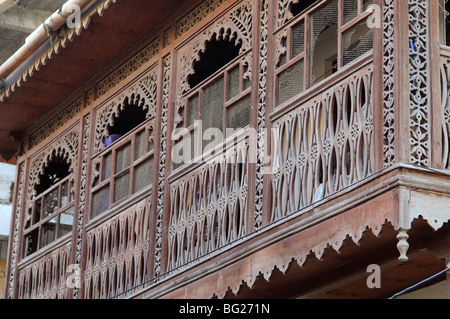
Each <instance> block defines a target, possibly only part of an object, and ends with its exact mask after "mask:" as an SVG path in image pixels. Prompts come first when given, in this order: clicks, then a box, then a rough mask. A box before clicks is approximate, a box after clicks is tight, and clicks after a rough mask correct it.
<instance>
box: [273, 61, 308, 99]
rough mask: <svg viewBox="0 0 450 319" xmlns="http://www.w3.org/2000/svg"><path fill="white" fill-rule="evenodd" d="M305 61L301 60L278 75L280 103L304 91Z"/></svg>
mask: <svg viewBox="0 0 450 319" xmlns="http://www.w3.org/2000/svg"><path fill="white" fill-rule="evenodd" d="M303 75H304V62H303V60H300V61H298V62H296V63H295V64H293V65H291V66H289V67H287V68H286V69H285V70H283V71H282V72H280V74H279V75H278V104H282V103H284V102H286V101H287V100H289V99H290V98H292V97H294V96H295V95H297V94H298V93H300V92H302V91H303V88H304V85H303Z"/></svg>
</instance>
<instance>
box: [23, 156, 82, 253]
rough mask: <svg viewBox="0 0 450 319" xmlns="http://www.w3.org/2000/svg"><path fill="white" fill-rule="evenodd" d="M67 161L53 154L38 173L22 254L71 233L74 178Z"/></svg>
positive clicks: (32, 251) (34, 250)
mask: <svg viewBox="0 0 450 319" xmlns="http://www.w3.org/2000/svg"><path fill="white" fill-rule="evenodd" d="M72 173H73V172H71V171H70V162H69V161H68V160H67V159H66V158H65V157H64V156H62V155H60V154H53V155H52V158H51V160H50V161H49V162H48V163H47V164H46V166H45V167H44V169H43V171H42V173H41V174H40V175H39V176H38V182H37V184H36V186H35V194H36V195H35V196H34V197H33V198H32V204H31V206H30V209H31V212H30V216H31V219H30V220H27V221H26V224H25V232H24V238H25V243H24V257H27V256H29V255H30V254H32V253H34V252H36V251H37V250H39V249H41V248H43V247H45V246H47V245H49V244H51V243H52V242H54V241H55V240H56V239H58V238H61V237H63V236H64V235H66V234H68V233H71V232H72V227H73V216H74V199H75V195H74V179H73V178H72V177H73V176H72Z"/></svg>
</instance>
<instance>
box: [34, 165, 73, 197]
mask: <svg viewBox="0 0 450 319" xmlns="http://www.w3.org/2000/svg"><path fill="white" fill-rule="evenodd" d="M69 174H70V164H69V163H68V162H67V161H66V160H65V159H64V158H63V157H62V156H55V157H54V158H53V159H52V160H51V162H50V163H49V164H48V165H47V166H46V167H45V168H44V172H43V173H41V174H40V175H39V177H38V180H39V184H37V185H36V188H35V189H36V194H37V195H40V194H42V193H43V192H45V191H46V190H47V189H49V188H50V187H52V186H54V185H56V184H57V183H58V182H60V181H61V180H63V179H64V178H65V177H67V176H68V175H69Z"/></svg>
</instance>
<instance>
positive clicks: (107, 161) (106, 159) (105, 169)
mask: <svg viewBox="0 0 450 319" xmlns="http://www.w3.org/2000/svg"><path fill="white" fill-rule="evenodd" d="M111 162H112V153H111V152H109V153H108V154H106V155H105V156H103V164H102V165H103V166H102V182H103V181H105V180H107V179H108V178H110V177H111Z"/></svg>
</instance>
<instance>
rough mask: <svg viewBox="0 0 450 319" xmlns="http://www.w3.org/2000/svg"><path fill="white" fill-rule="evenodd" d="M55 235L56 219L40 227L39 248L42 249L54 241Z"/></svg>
mask: <svg viewBox="0 0 450 319" xmlns="http://www.w3.org/2000/svg"><path fill="white" fill-rule="evenodd" d="M55 235H56V217H54V218H52V219H51V220H50V221H48V222H47V223H45V224H44V225H42V229H41V247H44V246H46V245H48V244H50V243H52V242H53V241H54V240H55Z"/></svg>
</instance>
